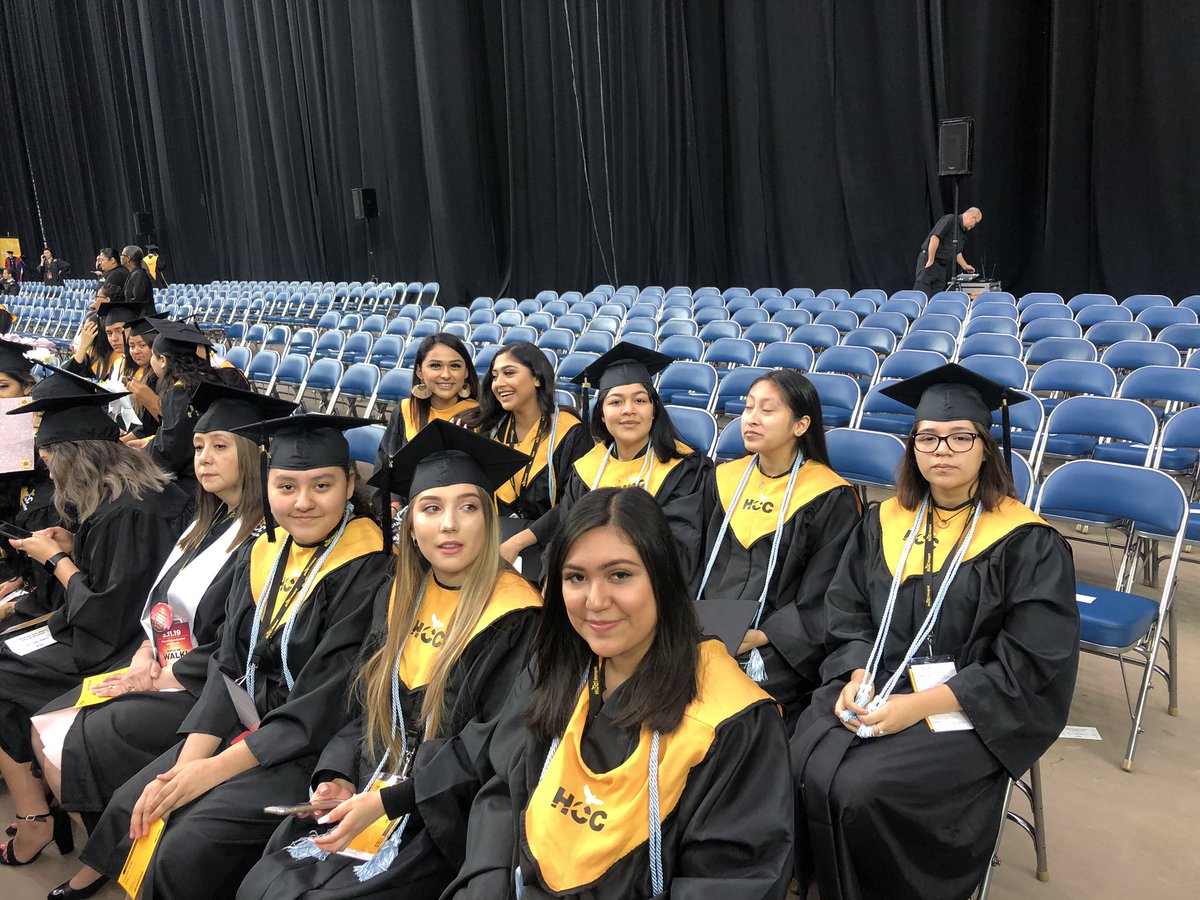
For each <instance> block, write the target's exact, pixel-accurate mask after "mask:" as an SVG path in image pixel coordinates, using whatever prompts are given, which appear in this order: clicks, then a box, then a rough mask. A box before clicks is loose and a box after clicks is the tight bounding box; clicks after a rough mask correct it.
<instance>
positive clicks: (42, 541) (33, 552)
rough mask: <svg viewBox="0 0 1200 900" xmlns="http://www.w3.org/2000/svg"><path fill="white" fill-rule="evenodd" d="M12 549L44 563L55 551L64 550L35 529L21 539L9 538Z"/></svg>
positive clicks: (61, 551) (60, 551) (62, 551)
mask: <svg viewBox="0 0 1200 900" xmlns="http://www.w3.org/2000/svg"><path fill="white" fill-rule="evenodd" d="M9 543H10V544H12V546H13V549H14V550H20V551H21V552H22V553H24V554H25V555H26V556H28V557H29V558H30V559H32V560H33V561H34V562H36V563H44V562H46V560H48V559H49V558H50V557H52V556H53V555H54V554H55V553H64V552H69V551H64V550H63V549H62V548H61V547H60V546H59V545H58V544H56V543H55V542H54V541H53V540H51V539H50V538H48V537H46V536H45V535H44V534H43V533H42V532H40V531H35V532H34V533H33V534H32V535H30V536H29V537H27V538H25V539H24V540H22V541H15V540H11V539H10V540H9Z"/></svg>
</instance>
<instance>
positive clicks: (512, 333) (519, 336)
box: [500, 325, 538, 347]
mask: <svg viewBox="0 0 1200 900" xmlns="http://www.w3.org/2000/svg"><path fill="white" fill-rule="evenodd" d="M537 339H538V333H537V329H536V328H531V327H530V326H529V325H517V326H514V327H513V328H510V329H508V331H506V332H504V337H502V338H501V339H500V345H501V346H503V347H507V346H508V345H509V344H520V343H526V344H536V343H537Z"/></svg>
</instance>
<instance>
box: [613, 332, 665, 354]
mask: <svg viewBox="0 0 1200 900" xmlns="http://www.w3.org/2000/svg"><path fill="white" fill-rule="evenodd" d="M621 340H622V341H624V342H625V343H626V344H636V345H637V346H639V347H645V348H646V349H647V350H657V349H658V338H656V337H655V336H654V335H652V334H646V333H645V332H642V331H634V332H631V333H630V334H627V335H625V336H624V337H623V338H621Z"/></svg>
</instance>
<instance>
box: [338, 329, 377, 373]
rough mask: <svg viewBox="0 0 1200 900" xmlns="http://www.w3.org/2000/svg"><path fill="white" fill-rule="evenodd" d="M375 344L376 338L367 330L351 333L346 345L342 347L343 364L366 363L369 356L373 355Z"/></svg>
mask: <svg viewBox="0 0 1200 900" xmlns="http://www.w3.org/2000/svg"><path fill="white" fill-rule="evenodd" d="M373 345H374V338H372V337H371V335H369V334H367V333H366V332H365V331H356V332H354V333H353V334H351V335H349V336H348V337H347V338H346V345H345V346H344V347H343V348H342V364H343V365H346V364H350V365H353V364H355V363H365V362H366V361H367V357H368V356H370V355H371V347H372V346H373Z"/></svg>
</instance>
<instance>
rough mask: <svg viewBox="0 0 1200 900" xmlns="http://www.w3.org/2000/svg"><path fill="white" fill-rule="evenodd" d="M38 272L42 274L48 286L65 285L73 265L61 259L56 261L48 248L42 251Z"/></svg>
mask: <svg viewBox="0 0 1200 900" xmlns="http://www.w3.org/2000/svg"><path fill="white" fill-rule="evenodd" d="M38 271H39V272H41V273H42V281H43V282H45V283H46V284H48V285H59V286H61V285H62V283H63V279H64V278H65V277H66V275H67V273H68V272H70V271H71V264H70V263H69V262H65V261H63V260H61V259H56V258H55V256H54V254H53V253H51V252H50V248H49V247H47V248H46V249H45V250H43V251H42V258H41V260H40V261H39V262H38Z"/></svg>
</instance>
